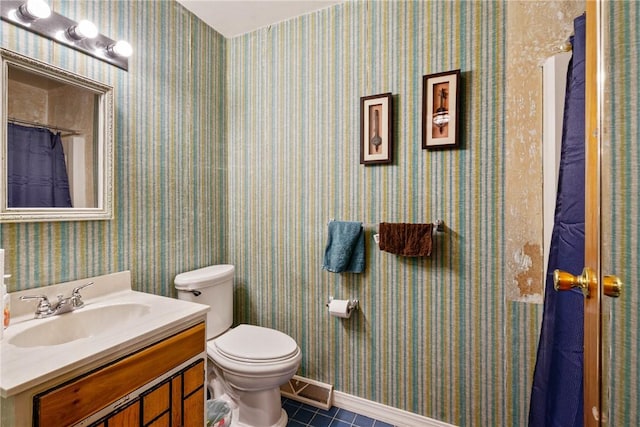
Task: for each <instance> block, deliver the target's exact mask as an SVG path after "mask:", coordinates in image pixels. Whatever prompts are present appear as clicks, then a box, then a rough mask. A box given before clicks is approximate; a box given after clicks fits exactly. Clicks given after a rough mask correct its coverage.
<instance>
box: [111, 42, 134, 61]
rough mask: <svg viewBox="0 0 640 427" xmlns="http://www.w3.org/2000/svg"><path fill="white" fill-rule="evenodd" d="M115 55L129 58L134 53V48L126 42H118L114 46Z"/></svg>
mask: <svg viewBox="0 0 640 427" xmlns="http://www.w3.org/2000/svg"><path fill="white" fill-rule="evenodd" d="M113 53H115V54H116V55H118V56H122V57H124V58H128V57H130V56H131V54H132V53H133V48H132V47H131V45H130V44H129V43H127V42H126V41H124V40H118V41H117V42H116V44H115V45H113Z"/></svg>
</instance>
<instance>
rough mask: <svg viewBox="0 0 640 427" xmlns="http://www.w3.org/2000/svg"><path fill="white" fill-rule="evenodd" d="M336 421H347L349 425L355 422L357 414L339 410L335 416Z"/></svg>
mask: <svg viewBox="0 0 640 427" xmlns="http://www.w3.org/2000/svg"><path fill="white" fill-rule="evenodd" d="M335 418H336V420H341V421H345V422H347V423H349V424H351V423H353V420H354V419H355V418H356V414H355V413H353V412H351V411H346V410H344V409H338V413H336V416H335Z"/></svg>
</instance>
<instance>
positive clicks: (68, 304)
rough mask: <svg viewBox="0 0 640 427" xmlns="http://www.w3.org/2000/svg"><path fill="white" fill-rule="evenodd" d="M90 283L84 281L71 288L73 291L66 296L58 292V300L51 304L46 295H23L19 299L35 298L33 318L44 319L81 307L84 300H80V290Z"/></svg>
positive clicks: (90, 283)
mask: <svg viewBox="0 0 640 427" xmlns="http://www.w3.org/2000/svg"><path fill="white" fill-rule="evenodd" d="M91 285H93V282H89V283H85V284H84V285H80V286H78V287H75V288H73V291H71V296H70V297H67V298H64V297H63V296H62V294H59V295H58V301H57V302H55V303H54V304H51V303H50V302H49V298H47V296H46V295H24V296H21V297H20V299H21V300H23V301H27V300H33V299H37V300H38V301H39V302H38V307H36V314H35V318H36V319H44V318H45V317H51V316H56V315H58V314H62V313H68V312H70V311H73V310H76V309H78V308H81V307H83V306H84V301H82V295H80V290H81V289H84V288H86V287H87V286H91Z"/></svg>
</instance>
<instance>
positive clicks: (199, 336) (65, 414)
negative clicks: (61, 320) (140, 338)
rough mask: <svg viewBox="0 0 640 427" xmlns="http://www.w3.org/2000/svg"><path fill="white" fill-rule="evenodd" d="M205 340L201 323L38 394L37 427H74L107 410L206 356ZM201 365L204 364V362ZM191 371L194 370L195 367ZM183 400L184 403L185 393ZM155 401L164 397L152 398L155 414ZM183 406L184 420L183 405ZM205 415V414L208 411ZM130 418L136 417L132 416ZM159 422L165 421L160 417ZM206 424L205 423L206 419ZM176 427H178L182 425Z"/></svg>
mask: <svg viewBox="0 0 640 427" xmlns="http://www.w3.org/2000/svg"><path fill="white" fill-rule="evenodd" d="M205 340H206V339H205V326H204V323H200V324H198V325H196V326H193V327H192V328H190V329H187V330H185V331H183V332H181V333H179V334H176V335H174V336H172V337H169V338H167V339H165V340H163V341H161V342H159V343H157V344H154V345H152V346H150V347H147V348H145V349H142V350H140V351H138V352H137V353H134V354H132V355H130V356H128V357H125V358H123V359H120V360H118V361H116V362H114V363H112V364H110V365H107V366H105V367H102V368H100V369H97V370H94V371H92V372H90V373H88V374H86V375H83V376H81V377H79V378H76V379H74V380H72V381H69V382H67V383H65V384H62V385H61V386H59V387H56V388H54V389H51V390H48V391H46V392H44V393H41V394H38V395H36V396H35V397H34V426H35V427H39V426H42V427H45V426H46V427H49V426H68V425H74V424H76V423H78V422H80V421H81V420H84V419H86V418H87V417H89V416H91V415H92V414H95V413H97V412H99V411H101V410H104V408H106V407H108V406H109V405H111V404H113V403H114V402H116V401H118V400H119V399H121V398H123V397H125V396H127V395H129V394H131V393H133V392H134V391H136V390H138V389H140V388H142V387H143V386H144V385H145V384H148V383H150V382H153V380H156V379H157V378H159V377H162V376H163V375H166V374H167V372H170V371H171V370H172V369H175V368H177V367H179V366H180V365H181V364H183V363H185V362H187V361H189V359H191V358H193V357H194V356H197V355H198V354H200V353H202V352H203V350H204V346H205ZM200 364H202V365H203V364H204V362H203V361H202V360H201V361H200ZM198 366H199V365H198ZM187 369H191V367H189V368H187ZM200 371H201V372H202V378H201V380H202V383H201V384H200V387H201V389H202V384H203V383H204V368H201V370H200ZM180 375H182V373H180ZM167 390H169V392H170V390H171V386H170V381H169V382H167ZM169 392H168V393H169ZM158 396H160V395H158ZM180 397H181V399H182V400H184V396H183V394H182V392H181V394H180ZM155 399H158V400H160V399H161V398H160V397H157V396H155V395H154V396H153V397H149V402H150V403H149V405H150V406H149V409H148V410H149V411H151V412H153V411H155V410H156V405H161V404H160V403H158V402H156V401H155ZM171 399H172V395H171V394H168V395H167V397H166V402H167V407H170V406H171V405H170V404H169V402H170V401H171ZM203 405H204V403H203ZM179 406H180V414H181V415H180V417H181V418H182V409H181V408H182V403H181V404H180V405H179ZM203 408H204V406H203ZM144 410H145V407H144V406H143V407H142V408H141V411H143V412H144ZM202 412H203V414H204V409H203V411H202ZM167 414H168V415H167V417H168V418H167V420H166V423H167V425H171V422H172V420H171V415H172V414H171V412H170V411H169V412H167ZM127 416H132V415H131V414H128V415H127ZM203 417H204V415H203ZM153 419H155V418H153ZM158 419H164V418H163V416H159V418H158ZM143 421H144V423H142V425H146V424H145V423H146V422H147V419H145V420H143ZM202 424H204V420H203V423H202ZM98 425H99V424H98ZM134 425H135V424H134ZM150 425H154V426H155V427H160V426H162V425H163V424H161V423H160V421H159V424H150ZM174 425H175V426H178V425H179V424H174Z"/></svg>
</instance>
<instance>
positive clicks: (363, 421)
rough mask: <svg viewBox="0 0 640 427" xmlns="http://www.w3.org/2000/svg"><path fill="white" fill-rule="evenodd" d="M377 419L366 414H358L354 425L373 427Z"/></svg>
mask: <svg viewBox="0 0 640 427" xmlns="http://www.w3.org/2000/svg"><path fill="white" fill-rule="evenodd" d="M375 421H376V420H374V419H373V418H369V417H365V416H364V415H360V414H356V419H355V420H353V425H354V426H358V427H373V423H374V422H375Z"/></svg>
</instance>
